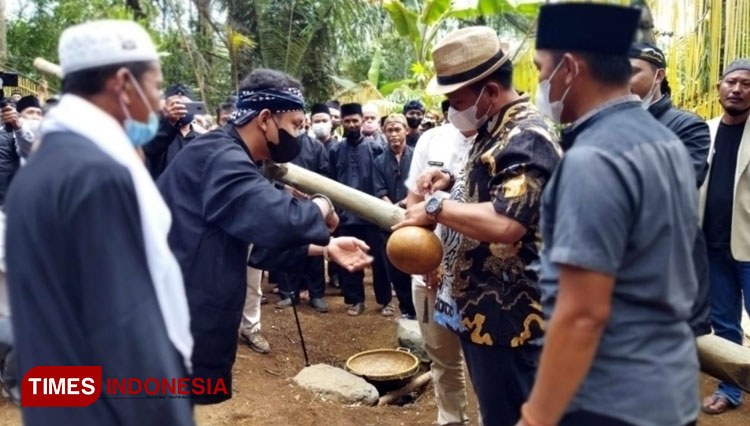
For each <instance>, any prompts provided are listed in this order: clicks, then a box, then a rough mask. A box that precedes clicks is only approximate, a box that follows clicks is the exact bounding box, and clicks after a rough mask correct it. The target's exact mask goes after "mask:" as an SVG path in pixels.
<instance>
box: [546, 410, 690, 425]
mask: <svg viewBox="0 0 750 426" xmlns="http://www.w3.org/2000/svg"><path fill="white" fill-rule="evenodd" d="M695 424H696V422H690V423H688V424H686V425H685V426H695ZM559 426H633V425H632V424H631V423H626V422H623V421H622V420H618V419H614V418H612V417H608V416H603V415H601V414H596V413H592V412H590V411H576V412H573V413H569V414H566V415H565V417H563V419H562V420H561V421H560V423H559Z"/></svg>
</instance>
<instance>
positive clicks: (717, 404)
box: [701, 393, 735, 415]
mask: <svg viewBox="0 0 750 426" xmlns="http://www.w3.org/2000/svg"><path fill="white" fill-rule="evenodd" d="M733 408H735V406H734V405H732V403H731V402H730V401H729V399H728V398H727V397H726V396H724V395H720V394H718V393H715V394H713V395H711V396H709V397H707V398H706V399H704V400H703V404H702V405H701V411H703V412H704V413H706V414H710V415H717V414H721V413H723V412H725V411H727V410H730V409H733Z"/></svg>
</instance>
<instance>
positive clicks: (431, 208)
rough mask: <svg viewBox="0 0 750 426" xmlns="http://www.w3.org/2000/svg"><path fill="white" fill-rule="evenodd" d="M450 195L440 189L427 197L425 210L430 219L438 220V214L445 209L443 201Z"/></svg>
mask: <svg viewBox="0 0 750 426" xmlns="http://www.w3.org/2000/svg"><path fill="white" fill-rule="evenodd" d="M448 197H449V195H448V194H447V193H445V192H442V191H438V192H436V193H434V194H432V195H430V196H429V197H428V198H427V203H425V206H424V210H425V212H426V213H427V216H429V217H430V219H432V220H437V215H438V214H440V211H442V210H443V201H444V200H445V199H446V198H448Z"/></svg>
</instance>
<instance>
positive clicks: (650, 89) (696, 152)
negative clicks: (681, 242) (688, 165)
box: [630, 43, 711, 187]
mask: <svg viewBox="0 0 750 426" xmlns="http://www.w3.org/2000/svg"><path fill="white" fill-rule="evenodd" d="M630 66H631V67H632V68H633V75H632V77H631V78H630V90H631V91H632V92H633V93H634V94H636V95H638V96H640V97H641V100H642V101H643V106H644V107H646V108H647V109H648V111H649V112H650V113H651V114H652V115H653V116H654V117H655V118H656V119H657V120H659V122H661V124H663V125H665V126H666V127H667V128H669V130H671V131H673V132H674V133H675V134H676V135H677V136H679V138H680V140H682V142H683V143H684V144H685V148H687V150H688V152H689V153H690V158H691V159H692V160H693V166H694V167H695V178H696V183H697V186H698V187H700V186H701V185H702V184H703V181H704V180H705V179H706V173H707V172H708V149H709V147H710V145H711V135H710V134H709V132H708V125H707V124H706V122H705V121H703V120H702V119H701V118H700V117H698V116H697V115H695V114H693V113H690V112H688V111H684V110H681V109H678V108H675V107H674V105H672V98H671V96H670V95H671V93H672V90H671V89H670V87H669V82H668V81H667V76H666V66H667V64H666V60H665V59H664V53H662V51H661V50H660V49H659V48H658V47H656V46H654V45H652V44H649V43H636V44H634V45H633V46H632V47H631V48H630Z"/></svg>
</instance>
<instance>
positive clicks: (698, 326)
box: [629, 42, 711, 336]
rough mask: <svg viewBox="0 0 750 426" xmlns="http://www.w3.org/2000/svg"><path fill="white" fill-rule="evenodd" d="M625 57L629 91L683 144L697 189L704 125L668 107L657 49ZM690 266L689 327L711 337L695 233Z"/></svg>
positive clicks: (703, 164)
mask: <svg viewBox="0 0 750 426" xmlns="http://www.w3.org/2000/svg"><path fill="white" fill-rule="evenodd" d="M629 54H630V66H631V67H632V76H631V78H630V90H631V91H632V92H633V93H634V94H636V95H638V96H640V97H641V100H642V102H643V106H644V107H646V108H647V109H648V111H649V112H650V113H651V115H653V116H654V117H655V118H656V119H657V120H659V122H660V123H661V124H663V125H664V126H666V127H667V128H668V129H669V130H671V131H673V132H674V133H675V134H676V135H677V136H678V137H679V138H680V140H681V141H682V143H683V144H685V148H687V150H688V152H689V153H690V158H691V160H692V162H693V168H694V169H695V181H696V182H695V183H696V188H700V186H701V185H703V181H705V180H706V174H707V173H708V150H709V148H710V146H711V133H710V132H709V131H708V125H707V124H706V122H705V121H703V120H702V119H701V118H700V117H698V116H697V115H695V114H693V113H690V112H687V111H683V110H681V109H677V108H675V107H674V105H672V98H671V96H670V94H671V92H672V91H671V89H670V88H669V82H668V81H667V76H666V66H667V61H666V59H665V58H664V53H663V52H662V51H661V50H660V49H659V48H658V47H656V46H654V45H652V44H650V43H645V42H642V43H635V44H633V45H632V46H631V47H630V53H629ZM693 262H694V263H695V272H696V274H697V277H698V297H697V298H696V300H695V305H694V306H693V310H692V314H691V318H690V327H691V328H692V329H693V332H694V333H695V335H696V336H702V335H704V334H709V333H711V320H710V313H711V300H710V296H709V288H710V284H709V272H708V254H707V252H706V240H705V238H704V237H703V233H702V232H698V234H697V235H696V238H695V245H694V246H693Z"/></svg>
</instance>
